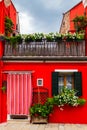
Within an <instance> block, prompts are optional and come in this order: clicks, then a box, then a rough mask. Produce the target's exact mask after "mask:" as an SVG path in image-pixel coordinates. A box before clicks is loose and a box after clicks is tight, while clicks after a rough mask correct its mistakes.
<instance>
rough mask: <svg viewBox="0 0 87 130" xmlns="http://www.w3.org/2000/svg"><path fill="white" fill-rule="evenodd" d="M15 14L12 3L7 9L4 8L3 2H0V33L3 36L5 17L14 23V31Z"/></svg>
mask: <svg viewBox="0 0 87 130" xmlns="http://www.w3.org/2000/svg"><path fill="white" fill-rule="evenodd" d="M16 12H17V11H16V8H15V7H14V5H13V3H12V2H11V5H10V6H8V7H6V6H5V4H4V1H2V2H0V33H2V34H4V31H5V29H4V20H5V17H6V16H8V17H9V18H11V20H12V22H13V23H14V30H16Z"/></svg>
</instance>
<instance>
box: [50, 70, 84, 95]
mask: <svg viewBox="0 0 87 130" xmlns="http://www.w3.org/2000/svg"><path fill="white" fill-rule="evenodd" d="M63 86H67V87H68V88H70V89H71V88H74V89H75V90H77V94H76V95H77V96H82V73H81V72H71V73H70V72H68V73H67V72H52V96H54V95H58V94H59V93H60V92H61V88H62V87H63Z"/></svg>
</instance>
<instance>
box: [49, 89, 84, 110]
mask: <svg viewBox="0 0 87 130" xmlns="http://www.w3.org/2000/svg"><path fill="white" fill-rule="evenodd" d="M76 93H77V92H76V91H75V90H74V89H68V88H67V87H63V89H62V90H61V93H60V94H59V95H57V96H54V97H52V98H48V99H47V102H48V104H51V105H57V106H58V107H59V108H60V109H61V107H63V106H64V105H66V104H67V105H70V106H73V107H75V106H79V105H84V104H85V103H86V100H85V99H83V98H79V97H78V96H76Z"/></svg>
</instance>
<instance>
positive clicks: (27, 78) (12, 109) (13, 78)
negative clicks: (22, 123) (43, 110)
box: [7, 73, 32, 115]
mask: <svg viewBox="0 0 87 130" xmlns="http://www.w3.org/2000/svg"><path fill="white" fill-rule="evenodd" d="M31 102H32V84H31V73H28V74H8V75H7V110H8V114H10V115H15V114H17V115H18V114H20V115H23V114H24V115H28V114H29V108H30V106H31Z"/></svg>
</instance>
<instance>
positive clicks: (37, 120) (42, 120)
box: [31, 116, 48, 124]
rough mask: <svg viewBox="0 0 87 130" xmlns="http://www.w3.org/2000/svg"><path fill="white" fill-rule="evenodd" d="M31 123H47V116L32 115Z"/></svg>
mask: <svg viewBox="0 0 87 130" xmlns="http://www.w3.org/2000/svg"><path fill="white" fill-rule="evenodd" d="M31 123H33V124H47V123H48V118H47V117H41V116H39V117H38V116H37V117H35V116H32V117H31Z"/></svg>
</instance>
